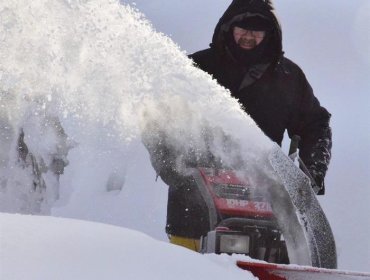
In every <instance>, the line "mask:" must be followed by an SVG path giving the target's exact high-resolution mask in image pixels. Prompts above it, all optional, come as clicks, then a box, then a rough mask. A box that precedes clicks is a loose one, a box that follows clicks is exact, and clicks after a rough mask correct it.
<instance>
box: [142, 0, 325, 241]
mask: <svg viewBox="0 0 370 280" xmlns="http://www.w3.org/2000/svg"><path fill="white" fill-rule="evenodd" d="M255 16H259V17H262V18H263V19H266V20H267V21H269V23H270V24H271V30H269V31H268V35H267V38H265V40H266V41H265V42H263V44H264V46H263V47H264V49H263V52H262V55H261V53H260V54H259V55H258V54H257V55H255V56H251V57H247V59H246V60H241V59H240V57H238V56H237V55H236V54H235V46H233V45H232V44H233V41H231V36H230V30H231V28H232V27H233V24H234V23H235V22H236V21H240V20H244V19H246V18H248V17H255ZM261 44H262V43H261ZM257 47H258V46H257ZM257 47H256V48H257ZM190 58H191V59H193V61H194V63H195V65H196V66H197V67H199V68H200V69H202V70H204V71H206V72H208V73H209V74H211V75H212V76H213V77H214V78H215V79H216V80H217V81H218V83H219V84H221V85H222V86H224V87H225V88H227V89H229V90H230V91H231V94H232V96H234V97H235V98H237V99H238V100H239V102H240V103H241V104H242V106H243V107H244V109H245V111H246V112H247V113H248V114H249V115H250V116H251V117H252V118H253V119H254V120H255V122H256V123H257V125H258V126H259V127H260V128H261V129H262V131H263V132H264V133H265V134H266V135H267V136H268V137H270V138H271V139H272V140H273V141H275V142H276V143H278V144H279V145H280V144H281V142H282V140H283V135H284V132H285V130H287V131H288V134H289V136H293V135H299V136H300V137H301V141H300V145H299V149H300V157H301V159H302V160H303V161H304V163H305V164H306V165H307V167H308V168H309V169H310V171H311V172H312V174H313V175H314V177H315V179H317V180H318V183H319V184H320V182H323V178H324V176H325V173H326V170H327V166H328V164H329V160H330V155H331V154H330V150H331V130H330V127H329V119H330V114H329V113H328V111H327V110H326V109H324V108H323V107H321V106H320V103H319V101H318V100H317V99H316V98H315V96H314V95H313V91H312V88H311V86H310V85H309V83H308V81H307V80H306V77H305V75H304V73H303V72H302V70H301V69H300V68H299V67H298V66H297V65H296V64H294V63H293V62H292V61H290V60H289V59H287V58H285V57H284V56H283V52H282V35H281V29H280V26H279V23H278V21H277V19H276V17H275V15H274V14H273V11H272V7H271V5H270V3H269V1H267V3H266V2H265V1H262V0H234V1H233V2H232V3H231V5H230V6H229V8H228V9H227V10H226V12H225V13H224V15H223V16H222V17H221V19H220V20H219V22H218V24H217V26H216V28H215V32H214V35H213V39H212V43H211V45H210V48H209V49H206V50H203V51H199V52H197V53H194V54H192V55H191V56H190ZM161 143H162V144H163V143H164V142H163V141H162V142H161ZM147 147H148V150H149V151H150V153H151V160H152V163H153V166H154V167H155V169H156V171H157V172H158V174H159V175H160V176H161V178H162V179H163V181H165V182H166V183H167V184H168V185H169V186H170V188H169V197H168V211H167V227H166V231H167V233H169V234H173V235H178V236H184V237H189V238H199V237H200V236H201V235H203V234H205V233H206V232H207V231H208V230H209V228H208V227H209V226H208V217H207V214H208V211H207V209H206V208H205V204H204V202H203V201H202V198H201V195H200V194H199V192H198V191H197V188H196V187H194V186H193V184H194V182H193V181H192V180H191V179H190V178H186V177H183V176H181V175H180V174H177V173H176V172H173V171H172V170H171V168H161V163H163V162H169V163H171V159H169V158H170V157H169V156H168V155H169V154H171V152H170V151H169V150H168V147H166V145H162V146H161V147H159V146H156V147H150V146H149V145H147ZM320 185H322V187H323V183H322V184H320ZM323 192H324V188H322V190H321V193H323Z"/></svg>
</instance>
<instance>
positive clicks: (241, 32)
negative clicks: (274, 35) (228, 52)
mask: <svg viewBox="0 0 370 280" xmlns="http://www.w3.org/2000/svg"><path fill="white" fill-rule="evenodd" d="M233 35H234V40H235V42H236V43H237V44H238V46H239V47H241V48H242V49H245V50H251V49H253V48H255V47H256V46H258V45H259V44H260V43H261V42H262V41H263V38H265V35H266V32H265V31H255V30H247V29H243V28H241V27H237V26H235V27H234V29H233Z"/></svg>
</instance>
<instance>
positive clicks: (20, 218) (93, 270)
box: [0, 214, 256, 280]
mask: <svg viewBox="0 0 370 280" xmlns="http://www.w3.org/2000/svg"><path fill="white" fill-rule="evenodd" d="M0 225H1V228H0V244H1V253H0V263H1V270H0V275H1V279H3V280H10V279H12V280H18V279H19V280H21V279H30V280H31V279H35V280H49V279H55V280H57V279H71V280H72V279H76V280H77V279H89V280H93V279H111V280H114V279H132V280H134V279H140V280H141V279H158V280H163V279H178V280H182V279H183V280H185V279H186V280H188V279H220V280H221V279H227V278H229V277H231V278H232V279H236V280H237V279H243V280H248V279H256V278H255V277H253V276H252V274H250V273H249V272H246V271H242V270H240V269H238V268H237V267H236V265H235V259H233V258H232V257H230V256H216V255H208V256H205V255H200V254H197V253H195V252H192V251H190V250H188V249H185V248H182V247H178V246H172V245H169V244H167V243H164V242H160V241H156V240H154V239H152V238H151V237H149V236H147V235H144V234H142V233H140V232H136V231H132V230H128V229H124V228H119V227H114V226H109V225H104V224H97V223H91V222H83V221H78V220H70V219H62V218H52V217H37V216H24V215H17V214H0Z"/></svg>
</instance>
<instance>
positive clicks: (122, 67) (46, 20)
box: [0, 0, 370, 280]
mask: <svg viewBox="0 0 370 280" xmlns="http://www.w3.org/2000/svg"><path fill="white" fill-rule="evenodd" d="M163 1H164V0H163ZM192 2H193V1H192ZM221 2H222V4H220V3H221ZM221 2H220V3H219V4H218V5H217V7H218V8H219V10H220V11H221V12H222V9H224V8H225V7H226V4H228V3H226V2H228V1H221ZM151 3H152V5H154V2H151ZM158 3H159V2H158ZM183 3H185V2H183ZM147 5H149V2H148V3H147ZM137 6H138V8H140V1H138V3H137ZM144 6H145V5H144ZM149 6H150V5H149ZM154 6H156V5H154ZM156 7H157V8H158V7H159V6H156ZM161 7H162V6H161ZM144 8H145V7H144ZM189 9H190V8H189ZM153 10H155V9H153ZM181 10H182V11H184V9H181ZM190 10H191V9H190ZM159 11H160V10H159ZM162 11H163V10H162ZM188 13H189V14H191V11H189V12H188ZM158 14H160V12H158ZM0 16H1V21H0V42H1V43H0V57H1V60H0V97H1V98H0V105H1V111H0V113H1V114H0V119H1V122H0V132H1V136H2V138H1V141H2V142H1V143H2V146H1V149H0V183H1V185H0V188H1V189H0V210H1V211H4V212H23V213H27V212H37V211H36V210H40V212H41V213H43V214H51V215H53V216H61V217H68V218H75V219H81V220H90V221H97V222H102V223H105V224H112V225H116V226H120V227H124V228H130V229H134V230H136V232H135V233H133V232H132V231H129V230H126V229H118V228H115V227H103V226H91V227H90V226H89V224H85V223H81V222H77V221H72V222H66V221H65V220H58V219H55V220H54V219H51V218H35V219H34V220H33V219H31V218H30V217H21V216H9V215H5V216H2V218H1V226H2V227H3V226H6V225H8V226H7V231H6V234H10V235H12V234H13V233H12V232H11V230H10V228H11V227H13V229H14V230H15V233H14V238H12V236H10V237H9V236H8V237H7V238H6V239H4V240H5V241H6V243H5V245H4V244H2V243H1V246H13V245H14V244H15V243H17V242H18V241H17V240H18V238H17V236H18V237H22V236H20V235H21V234H23V233H24V234H25V237H24V238H25V241H24V242H26V243H19V244H24V246H26V248H27V247H28V246H29V249H27V250H29V251H30V254H29V255H26V256H29V257H30V258H32V252H31V249H33V248H31V246H36V245H35V244H39V241H37V239H36V238H37V236H34V235H33V236H30V237H29V238H27V231H26V230H24V231H23V230H17V229H19V228H21V227H22V224H24V225H28V226H27V227H28V229H29V231H28V232H30V231H32V232H35V233H36V235H37V232H38V230H36V229H35V227H36V226H37V225H39V226H40V227H41V228H43V229H44V231H45V232H46V234H47V236H45V237H44V239H45V240H49V241H50V246H49V247H52V248H55V252H56V254H58V255H57V256H58V258H62V257H63V256H64V255H63V253H64V250H58V249H59V248H61V247H62V249H64V248H67V246H66V247H64V243H65V242H70V243H71V244H74V242H75V243H77V242H81V241H80V239H79V241H77V240H75V241H73V240H74V239H72V237H71V235H72V236H73V235H74V234H71V231H72V230H75V231H74V233H75V234H76V238H82V239H87V240H88V241H89V242H90V241H91V242H93V241H94V240H96V239H94V238H96V237H94V236H92V233H88V231H87V230H86V231H85V228H86V229H89V230H90V231H93V232H95V231H96V232H97V236H98V233H99V232H100V231H101V232H102V233H101V235H102V237H101V238H102V239H104V238H107V239H110V238H112V239H115V240H117V239H120V238H118V237H117V236H120V235H122V236H123V237H124V238H125V240H130V241H128V244H129V247H128V250H134V249H135V248H138V247H134V246H133V245H134V243H143V244H149V243H150V244H149V245H148V246H149V247H150V248H149V250H148V251H146V248H143V247H140V248H142V249H143V254H142V255H141V254H140V255H132V256H130V255H126V254H125V252H123V251H122V249H123V247H125V246H126V245H127V244H126V243H125V242H126V241H116V242H112V243H109V242H110V241H105V242H104V244H108V245H107V247H103V248H102V247H100V245H99V247H98V248H93V249H92V248H91V247H89V246H90V245H89V244H91V243H88V242H87V241H86V247H85V248H86V250H84V249H82V250H81V251H83V252H86V255H85V254H84V253H83V255H78V254H77V253H76V256H81V257H86V260H88V261H89V262H86V263H85V262H83V265H85V267H88V269H89V268H91V267H93V266H92V265H91V264H94V263H95V262H96V261H99V259H98V258H100V256H94V257H92V256H91V255H92V254H93V253H91V250H96V251H97V252H99V254H100V251H103V252H104V253H106V254H109V251H113V252H114V253H113V256H112V255H110V256H107V258H109V259H110V260H112V263H115V264H117V266H119V268H118V269H119V271H122V270H123V269H124V268H126V269H127V270H128V271H130V272H133V273H134V272H137V271H138V270H139V271H138V272H137V273H143V274H138V275H140V277H141V276H143V277H144V276H148V275H149V274H150V276H152V275H157V274H158V279H160V278H159V276H160V275H162V273H166V272H167V270H165V271H163V270H162V266H159V268H161V269H158V271H157V270H156V271H154V272H153V271H150V270H149V269H148V270H143V269H142V268H141V266H136V263H135V265H134V264H133V263H134V262H135V260H139V259H141V258H142V257H143V256H145V254H146V253H144V252H147V256H148V257H147V258H150V260H151V261H153V263H151V265H152V266H154V264H156V263H157V261H158V260H163V259H165V258H166V260H167V258H170V259H171V262H173V265H174V266H175V267H177V265H178V264H180V263H183V262H187V260H186V261H184V260H183V261H181V258H191V259H193V258H194V262H193V260H191V261H189V264H194V263H203V262H207V263H209V266H208V264H205V265H204V266H202V267H209V270H213V269H214V266H217V265H216V264H213V262H216V263H219V264H221V265H220V268H218V269H220V270H223V269H224V271H229V270H230V271H231V272H230V273H235V279H238V278H237V277H239V276H238V273H239V271H237V270H234V268H230V267H231V265H230V263H231V261H230V259H229V258H226V259H225V258H224V257H220V258H218V257H211V259H209V257H201V256H197V255H196V254H193V253H191V252H188V251H186V250H185V249H181V248H177V247H175V248H172V246H170V245H166V244H165V243H163V242H155V241H153V240H151V239H150V238H149V237H144V236H143V235H140V234H138V233H137V231H140V232H143V233H146V234H148V235H150V236H151V237H154V238H155V239H157V240H161V241H164V242H166V241H167V237H166V235H165V233H164V226H165V216H166V199H167V198H166V192H167V186H165V184H164V183H163V182H162V181H161V180H158V181H157V182H156V181H155V177H156V176H155V173H154V170H153V169H152V167H151V164H150V161H149V155H148V153H147V151H146V149H145V148H144V146H143V144H142V143H141V139H140V133H141V131H142V129H143V127H145V125H146V124H148V123H151V121H153V120H154V121H156V122H157V123H158V122H159V124H160V125H161V126H162V128H163V129H165V130H166V131H167V132H168V133H169V134H170V135H172V136H173V139H172V140H173V141H174V142H176V143H177V144H176V145H179V146H181V145H183V144H185V143H186V142H187V141H188V140H191V141H194V142H195V143H197V144H198V146H200V147H202V144H203V143H202V137H201V136H202V125H203V124H205V123H206V124H207V126H209V127H211V128H214V129H215V130H218V129H222V130H223V131H226V132H227V133H229V134H230V135H233V137H234V138H235V140H236V141H238V142H239V143H242V144H241V149H242V151H243V154H244V155H245V160H246V161H249V162H250V161H251V160H253V159H255V158H256V156H257V155H258V154H260V153H265V152H266V151H268V150H269V149H271V147H272V143H271V141H270V140H269V139H267V138H266V137H265V136H264V135H263V134H262V133H261V132H260V130H259V129H258V128H257V127H256V126H255V124H254V122H253V121H252V120H251V119H250V118H249V117H248V116H246V115H245V114H244V113H243V111H242V110H241V109H240V108H239V106H238V104H237V102H236V101H235V100H233V99H232V98H230V96H229V95H228V93H227V92H226V91H225V90H223V89H222V88H220V87H218V86H217V85H216V83H215V82H214V81H212V80H211V78H210V77H208V76H207V75H205V74H204V73H203V72H201V71H199V70H197V69H195V68H193V67H192V66H191V63H190V62H189V61H188V60H187V58H186V56H185V54H184V53H183V52H181V51H180V50H179V48H178V47H177V46H176V45H175V44H174V43H173V42H172V41H171V40H169V39H168V38H167V37H165V36H164V35H163V34H158V33H155V32H154V31H153V29H152V27H151V26H150V25H149V23H148V22H147V21H145V20H144V19H143V18H142V16H140V15H138V14H137V13H136V12H135V11H133V10H132V9H130V8H129V7H126V6H122V5H119V4H118V3H116V2H115V1H99V0H91V1H77V0H76V1H57V0H54V1H46V0H45V1H44V0H42V1H41V0H40V1H34V2H29V3H23V1H20V0H19V1H11V2H10V1H9V2H1V3H0ZM215 17H216V15H215ZM178 20H180V18H178ZM214 21H215V22H216V19H215V20H214ZM208 36H209V38H210V34H209V35H208ZM204 47H205V46H204ZM46 116H53V117H57V118H58V119H59V120H60V122H61V124H62V126H63V128H64V130H65V132H66V133H67V135H68V136H69V137H70V138H69V139H68V143H69V145H70V146H71V147H73V148H72V149H71V150H70V151H69V154H68V160H69V165H68V166H67V167H66V169H65V172H64V174H63V175H62V176H61V177H60V179H59V185H58V183H57V181H56V180H55V177H53V175H52V174H50V172H49V171H48V172H46V173H44V174H43V178H44V180H45V182H46V184H47V186H48V187H47V189H46V191H41V193H40V194H38V193H37V194H36V195H35V191H34V190H33V189H32V188H31V187H30V186H26V187H25V185H24V184H23V183H24V182H25V181H27V179H29V178H30V175H31V174H30V171H29V169H23V168H22V167H21V166H20V165H19V162H18V160H17V157H16V153H15V147H16V145H17V141H16V138H17V133H18V131H19V129H20V128H23V129H24V132H25V139H26V142H27V143H28V145H29V149H30V151H31V152H32V153H34V154H36V155H39V156H40V157H42V158H43V160H44V161H45V163H46V165H48V164H49V163H50V162H51V158H52V156H53V155H54V154H55V152H56V151H55V150H57V151H59V150H58V149H56V147H57V146H58V141H57V139H56V138H55V135H54V134H53V133H51V132H50V130H49V129H48V128H47V125H46V128H45V123H46V124H47V123H48V121H46V122H45V118H46ZM46 119H47V118H46ZM35 128H36V129H35ZM184 131H186V132H187V133H184ZM189 134H191V135H192V138H191V139H189V138H186V137H187V136H188V135H189ZM215 148H217V145H216V146H215ZM216 152H219V153H221V149H219V150H218V151H217V149H216ZM221 156H222V157H223V158H224V159H225V160H232V159H230V158H229V157H228V156H227V155H222V154H221ZM329 175H331V176H334V174H333V172H332V173H330V174H329ZM333 181H334V180H333V179H332V180H330V177H329V182H333ZM335 182H336V181H335ZM367 182H368V181H367ZM333 192H334V191H331V190H330V189H329V191H328V195H331V197H330V199H327V200H324V201H323V202H324V203H323V207H324V209H329V220H331V221H333V223H332V225H333V228H334V233H335V235H336V237H338V239H337V240H339V241H340V242H339V243H338V245H339V264H340V267H342V268H346V269H353V270H370V269H369V267H368V263H369V261H370V258H369V252H370V250H368V249H367V248H368V247H369V241H368V239H367V238H366V236H367V233H369V227H368V225H369V223H365V225H363V226H362V228H363V229H364V230H363V231H362V233H359V234H361V235H360V237H361V238H360V240H361V242H359V244H361V245H359V246H355V247H356V248H358V249H357V250H356V251H353V250H352V247H354V246H353V244H349V243H348V240H349V239H348V238H347V237H348V236H352V235H353V234H355V233H356V234H357V233H358V230H359V227H358V226H359V224H357V223H356V221H357V220H356V219H354V220H352V221H351V223H350V226H346V227H344V226H343V223H342V222H343V221H342V219H341V218H340V216H339V214H338V215H337V213H335V211H336V209H337V208H338V206H334V205H337V204H338V203H340V202H341V201H338V199H335V198H339V197H342V196H343V195H344V194H345V195H347V196H346V199H348V200H350V198H351V196H353V197H356V199H357V196H356V195H357V194H355V193H351V192H348V191H344V190H343V188H342V187H341V189H340V191H339V192H338V193H339V194H340V196H337V197H336V196H335V193H333ZM363 193H364V194H366V191H365V192H363ZM40 195H41V196H42V197H43V199H41V200H40ZM333 197H334V198H333ZM363 199H364V198H362V200H359V201H360V202H361V203H362V204H360V209H365V210H366V209H368V206H367V205H365V204H363V201H364V200H363ZM33 203H34V204H37V205H38V206H40V207H36V208H33V207H30V205H32V204H33ZM340 208H342V207H340ZM356 209H357V208H356ZM31 210H32V211H31ZM365 213H366V211H365ZM353 215H356V216H359V219H360V218H361V217H362V219H361V220H362V221H367V220H368V218H367V217H366V216H367V215H365V214H364V213H362V212H361V213H357V212H356V213H354V214H353ZM331 218H332V219H331ZM346 223H347V222H346ZM348 223H349V221H348ZM57 224H58V225H57ZM103 228H104V229H103ZM82 229H83V230H82ZM70 230H71V231H70ZM22 232H23V233H22ZM55 232H58V234H61V235H62V236H61V237H63V239H62V242H61V244H60V243H59V242H57V241H55V243H54V242H53V240H56V239H49V238H48V236H53V235H54V236H57V234H56V233H55ZM17 234H19V235H17ZM110 235H114V236H113V237H110ZM135 236H138V237H135ZM68 237H71V240H66V239H68ZM8 238H9V239H8ZM22 238H23V237H22ZM116 238H117V239H116ZM1 239H2V238H1ZM19 242H20V241H19ZM27 242H28V243H27ZM34 242H35V243H34ZM120 242H123V243H120ZM115 244H117V246H116V247H115ZM125 244H126V245H125ZM159 244H160V245H159ZM94 245H95V244H94ZM14 246H16V247H15V249H16V248H18V249H19V248H21V249H22V250H24V247H17V246H18V245H14ZM53 246H54V247H53ZM84 246H85V245H84ZM120 246H122V247H120ZM138 246H142V245H138ZM7 248H8V250H10V249H9V248H11V247H7ZM42 248H45V247H42ZM1 249H2V248H1ZM71 250H72V248H71ZM151 250H153V251H154V250H158V251H159V255H158V259H155V257H152V256H153V255H152V254H149V252H150V251H151ZM173 250H174V251H173ZM1 251H2V252H4V251H3V250H1ZM162 252H163V254H164V257H163V259H162V255H161V254H162ZM167 252H168V257H167V255H166V253H167ZM8 253H9V252H7V254H8ZM140 253H141V252H140ZM47 254H48V253H47V252H45V251H44V252H40V256H38V257H37V259H36V260H35V262H36V261H37V262H38V263H39V264H40V263H42V260H43V257H47V256H48V255H47ZM175 254H176V258H174V257H173V255H175ZM87 255H88V256H87ZM115 255H117V256H119V257H120V258H123V259H125V260H127V259H128V260H129V261H128V264H130V265H128V266H124V265H123V264H121V262H120V261H119V260H118V259H115V258H114V256H115ZM178 255H181V256H179V257H178V258H179V262H178V263H177V256H178ZM135 256H136V257H137V259H135V258H134V257H135ZM155 256H157V255H155ZM5 257H6V256H4V255H1V258H2V259H3V258H5ZM14 257H17V259H18V255H16V254H14ZM68 257H69V258H68ZM66 258H67V259H66V260H65V261H68V264H69V265H71V269H77V270H71V273H74V272H73V271H75V272H76V273H77V272H81V271H79V270H78V269H79V268H76V266H75V263H77V257H76V258H74V256H73V258H74V259H70V258H71V256H66ZM2 259H1V261H2ZM199 259H202V261H200V260H199ZM350 259H354V260H356V261H354V262H353V263H351V264H350V265H348V266H346V264H347V263H350V261H349V260H350ZM26 260H27V258H26ZM59 260H60V259H59ZM70 260H75V261H74V262H69V261H70ZM210 260H211V261H210ZM14 262H15V263H13V265H16V260H15V261H14ZM122 263H123V262H122ZM79 264H80V263H79ZM24 265H27V264H24ZM103 265H104V268H106V269H108V268H109V267H110V265H111V264H110V263H103ZM120 265H122V266H120ZM149 265H150V264H149ZM194 265H196V267H197V268H198V267H201V266H198V264H194ZM51 266H52V264H51ZM191 266H192V265H191ZM5 267H6V266H5ZM163 267H164V268H166V266H163ZM10 268H11V267H10ZM7 269H8V268H7ZM40 269H42V268H40ZM56 269H57V270H60V273H61V275H64V276H65V277H64V278H63V277H60V279H66V278H68V277H67V276H68V275H72V274H68V275H67V274H64V273H69V272H68V271H62V268H56ZM121 269H122V270H121ZM199 269H201V268H199ZM179 271H182V270H180V269H178V270H175V269H174V270H173V271H172V270H171V271H169V274H168V276H170V275H172V276H174V274H176V277H177V278H178V277H181V276H182V273H180V272H179ZM184 271H188V269H185V270H184ZM193 271H194V273H195V272H196V269H193ZM193 271H192V272H191V273H193ZM216 271H217V269H216ZM44 272H45V273H46V274H45V275H49V274H47V273H49V272H50V271H46V270H45V271H44ZM95 272H96V273H97V274H96V275H101V274H99V273H98V272H97V271H95ZM5 273H10V272H9V271H8V270H5ZM19 273H21V272H19ZM34 273H37V271H34ZM81 273H88V274H89V275H91V274H93V273H94V270H91V271H83V272H81ZM90 273H91V274H90ZM146 273H147V274H146ZM152 273H157V274H152ZM171 273H173V274H171ZM202 273H205V274H207V273H213V272H208V269H207V271H204V272H202ZM223 273H224V272H220V273H219V275H224V274H223ZM225 273H226V272H225ZM228 273H229V272H228ZM6 275H7V274H6ZM35 275H36V276H37V274H35ZM179 275H180V276H179ZM184 275H187V274H186V273H185V272H184ZM192 275H195V274H192ZM243 275H245V276H244V277H247V276H246V274H243ZM36 276H35V278H28V279H43V278H37V277H36ZM9 277H10V276H9ZM114 277H115V276H114V275H112V278H113V279H114ZM165 277H167V274H165ZM240 277H243V276H240ZM51 278H53V279H54V278H55V277H51ZM100 278H101V277H100ZM146 278H147V277H145V279H146ZM169 278H170V277H168V279H169ZM177 278H176V279H177ZM198 278H199V277H198ZM4 279H6V280H8V279H13V278H6V277H5V278H4ZM18 279H22V278H18ZM45 279H46V278H45ZM49 279H50V277H49ZM56 279H58V278H56ZM76 279H78V278H76ZM79 279H81V278H79ZM92 279H94V278H92ZM131 279H135V277H133V278H131ZM136 279H144V278H136ZM161 279H162V278H161ZM164 279H166V278H164ZM171 279H173V277H171ZM184 279H193V278H190V277H189V278H185V276H184ZM199 279H206V278H199ZM210 279H214V278H210ZM216 279H217V278H216ZM243 279H246V278H243Z"/></svg>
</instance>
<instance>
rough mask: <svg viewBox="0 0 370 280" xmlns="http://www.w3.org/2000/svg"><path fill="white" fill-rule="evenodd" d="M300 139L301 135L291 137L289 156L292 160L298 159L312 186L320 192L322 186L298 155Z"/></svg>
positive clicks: (316, 192)
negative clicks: (317, 182)
mask: <svg viewBox="0 0 370 280" xmlns="http://www.w3.org/2000/svg"><path fill="white" fill-rule="evenodd" d="M299 141H301V137H300V136H299V135H293V136H292V138H291V142H290V147H289V157H290V158H291V160H292V161H295V159H296V158H297V159H298V162H299V166H300V168H301V169H302V171H303V172H304V173H305V174H306V175H307V177H308V178H309V179H310V181H311V186H312V189H313V191H314V192H315V194H318V193H319V192H320V190H321V188H320V187H319V186H318V185H317V184H316V181H315V179H314V178H313V177H312V175H311V173H310V171H309V170H308V168H307V166H306V165H305V164H304V162H303V161H302V160H301V159H300V157H299V156H298V146H299Z"/></svg>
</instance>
